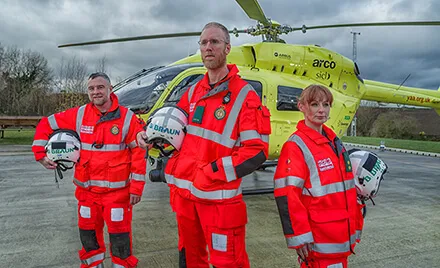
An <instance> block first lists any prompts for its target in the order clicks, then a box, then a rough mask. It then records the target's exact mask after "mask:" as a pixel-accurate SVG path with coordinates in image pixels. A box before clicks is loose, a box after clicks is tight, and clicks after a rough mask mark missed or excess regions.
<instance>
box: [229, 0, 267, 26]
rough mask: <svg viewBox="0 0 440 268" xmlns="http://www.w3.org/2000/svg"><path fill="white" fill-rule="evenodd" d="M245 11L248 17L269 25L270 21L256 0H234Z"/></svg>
mask: <svg viewBox="0 0 440 268" xmlns="http://www.w3.org/2000/svg"><path fill="white" fill-rule="evenodd" d="M235 1H236V2H237V3H238V4H239V5H240V6H241V8H242V9H243V10H244V12H246V14H247V15H248V17H249V18H251V19H253V20H257V21H259V22H261V23H262V24H263V25H264V26H269V25H270V22H269V20H268V19H267V18H266V16H265V15H264V12H263V10H262V9H261V6H260V4H259V3H258V1H257V0H235Z"/></svg>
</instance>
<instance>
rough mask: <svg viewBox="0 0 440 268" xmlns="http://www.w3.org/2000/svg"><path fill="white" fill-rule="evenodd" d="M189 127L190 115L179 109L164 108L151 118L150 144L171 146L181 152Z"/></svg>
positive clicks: (149, 129)
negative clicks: (187, 127)
mask: <svg viewBox="0 0 440 268" xmlns="http://www.w3.org/2000/svg"><path fill="white" fill-rule="evenodd" d="M187 125H188V115H187V114H186V113H185V112H184V111H183V110H182V109H180V108H179V107H176V106H164V107H161V108H159V109H157V110H156V111H154V113H153V114H152V115H151V116H150V118H149V119H148V121H147V130H146V134H147V137H148V143H163V144H170V145H172V146H173V147H174V148H175V149H176V150H180V147H181V146H182V143H183V138H184V137H185V134H186V126H187Z"/></svg>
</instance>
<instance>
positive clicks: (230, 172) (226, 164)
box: [222, 156, 237, 182]
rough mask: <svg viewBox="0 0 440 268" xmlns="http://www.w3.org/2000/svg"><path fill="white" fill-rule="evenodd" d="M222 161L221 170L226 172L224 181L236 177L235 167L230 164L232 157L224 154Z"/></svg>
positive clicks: (229, 180)
mask: <svg viewBox="0 0 440 268" xmlns="http://www.w3.org/2000/svg"><path fill="white" fill-rule="evenodd" d="M222 163H223V170H224V171H225V174H226V181H227V182H231V181H233V180H236V179H237V176H236V175H235V169H234V165H233V164H232V157H230V156H226V157H223V158H222Z"/></svg>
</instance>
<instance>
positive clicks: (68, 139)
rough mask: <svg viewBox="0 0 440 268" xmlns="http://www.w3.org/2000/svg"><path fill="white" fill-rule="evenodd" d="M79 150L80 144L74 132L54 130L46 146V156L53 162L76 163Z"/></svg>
mask: <svg viewBox="0 0 440 268" xmlns="http://www.w3.org/2000/svg"><path fill="white" fill-rule="evenodd" d="M80 150H81V142H80V140H79V136H78V134H77V133H76V132H75V131H72V130H68V129H59V130H56V131H55V132H54V133H53V134H52V135H51V136H50V138H49V141H48V143H47V145H46V155H47V157H48V158H49V159H50V160H52V161H54V162H72V163H77V162H78V160H79V154H80Z"/></svg>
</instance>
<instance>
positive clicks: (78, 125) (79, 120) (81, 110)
mask: <svg viewBox="0 0 440 268" xmlns="http://www.w3.org/2000/svg"><path fill="white" fill-rule="evenodd" d="M86 105H87V104H85V105H83V106H81V107H79V109H78V112H77V113H76V133H78V135H79V136H81V125H82V122H83V118H84V111H85V110H86Z"/></svg>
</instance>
